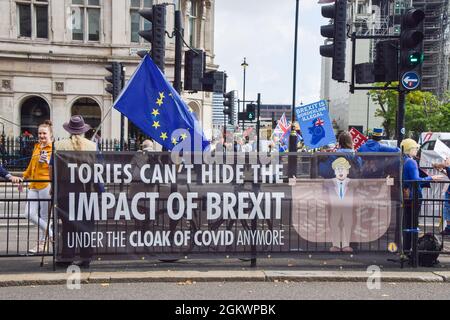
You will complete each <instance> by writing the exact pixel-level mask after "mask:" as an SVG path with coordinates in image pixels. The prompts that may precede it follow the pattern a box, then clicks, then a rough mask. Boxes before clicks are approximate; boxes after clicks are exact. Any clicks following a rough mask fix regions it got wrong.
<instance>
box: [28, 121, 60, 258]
mask: <svg viewBox="0 0 450 320" xmlns="http://www.w3.org/2000/svg"><path fill="white" fill-rule="evenodd" d="M38 135H39V142H38V143H36V144H35V146H34V149H33V153H32V156H31V160H30V163H29V164H28V167H27V170H26V171H25V172H24V173H23V178H24V179H25V180H44V181H45V180H50V175H49V161H50V158H51V155H52V141H53V128H52V122H51V121H50V120H46V121H45V122H44V123H43V124H41V125H40V126H39V129H38ZM50 187H51V185H50V182H30V184H29V186H28V189H29V190H28V193H27V199H43V200H45V201H29V202H27V204H26V207H25V212H26V216H27V217H28V219H29V220H30V221H31V222H33V223H34V224H36V225H37V226H38V227H39V228H38V239H39V240H38V243H37V246H36V248H33V249H30V250H29V252H31V253H39V252H43V251H44V250H45V248H44V245H45V236H46V231H47V227H49V230H48V236H49V237H50V239H52V238H53V232H52V228H50V224H49V223H48V206H49V201H48V199H50Z"/></svg>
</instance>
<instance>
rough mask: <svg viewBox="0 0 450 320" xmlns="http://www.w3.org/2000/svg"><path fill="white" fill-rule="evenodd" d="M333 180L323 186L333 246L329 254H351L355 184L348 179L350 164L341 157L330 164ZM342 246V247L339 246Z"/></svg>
mask: <svg viewBox="0 0 450 320" xmlns="http://www.w3.org/2000/svg"><path fill="white" fill-rule="evenodd" d="M331 166H332V168H333V170H334V173H335V176H336V177H335V178H333V179H331V180H329V181H327V182H326V183H325V184H324V187H325V189H326V190H325V191H326V193H327V194H328V196H329V202H328V203H329V214H330V218H329V224H330V230H331V241H332V243H333V246H332V247H331V248H330V252H339V251H342V252H353V249H352V248H351V247H350V238H351V235H352V226H353V205H354V203H353V202H354V192H355V190H356V188H355V183H353V181H352V180H351V179H349V178H348V174H349V172H350V168H351V166H350V163H349V162H348V161H347V160H346V159H345V158H343V157H341V158H338V159H336V160H335V161H333V163H332V165H331ZM341 245H342V246H341Z"/></svg>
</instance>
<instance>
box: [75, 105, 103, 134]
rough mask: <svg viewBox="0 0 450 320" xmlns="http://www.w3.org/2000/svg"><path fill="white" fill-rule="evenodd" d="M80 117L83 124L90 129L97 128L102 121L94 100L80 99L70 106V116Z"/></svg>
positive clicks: (98, 107)
mask: <svg viewBox="0 0 450 320" xmlns="http://www.w3.org/2000/svg"><path fill="white" fill-rule="evenodd" d="M75 115H80V116H82V117H83V118H84V122H86V123H87V124H89V125H90V126H91V127H92V128H97V127H98V126H99V125H100V123H101V121H102V111H101V109H100V106H99V105H98V103H97V102H95V100H93V99H90V98H80V99H77V100H76V101H75V103H74V104H73V105H72V116H75Z"/></svg>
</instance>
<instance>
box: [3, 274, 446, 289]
mask: <svg viewBox="0 0 450 320" xmlns="http://www.w3.org/2000/svg"><path fill="white" fill-rule="evenodd" d="M369 276H370V277H371V279H374V278H376V277H375V276H373V275H371V274H368V273H367V272H365V271H341V272H340V271H336V272H334V271H147V272H96V271H93V272H82V273H81V275H80V278H79V280H80V283H81V284H90V283H92V284H95V283H99V284H105V283H108V284H109V283H139V282H140V283H145V282H168V283H178V284H181V285H183V284H193V283H195V282H367V281H368V279H369ZM69 277H71V278H70V279H69ZM76 279H77V278H76V277H74V276H73V274H68V273H36V274H19V275H18V274H13V275H0V287H13V286H35V285H63V284H66V283H67V282H68V281H69V283H73V281H74V280H76ZM379 279H380V280H381V282H385V283H387V282H403V283H405V282H415V283H436V282H447V283H448V282H450V272H382V273H381V276H380V277H379Z"/></svg>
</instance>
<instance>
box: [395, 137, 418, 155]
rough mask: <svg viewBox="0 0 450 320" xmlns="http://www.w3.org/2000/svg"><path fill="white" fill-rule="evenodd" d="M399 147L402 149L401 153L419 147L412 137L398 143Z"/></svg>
mask: <svg viewBox="0 0 450 320" xmlns="http://www.w3.org/2000/svg"><path fill="white" fill-rule="evenodd" d="M400 148H402V149H403V153H409V152H410V151H411V149H414V148H419V145H418V144H417V142H416V141H414V140H413V139H405V140H403V141H402V143H401V144H400Z"/></svg>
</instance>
